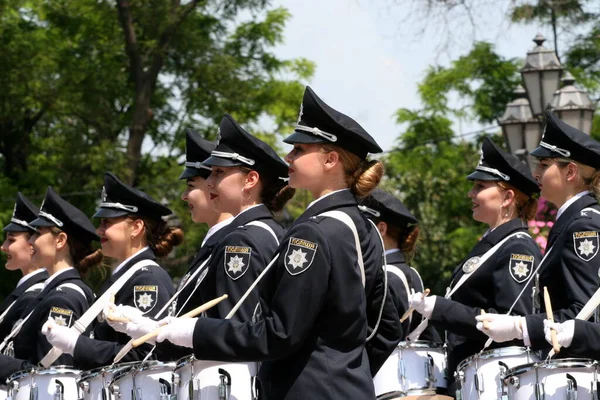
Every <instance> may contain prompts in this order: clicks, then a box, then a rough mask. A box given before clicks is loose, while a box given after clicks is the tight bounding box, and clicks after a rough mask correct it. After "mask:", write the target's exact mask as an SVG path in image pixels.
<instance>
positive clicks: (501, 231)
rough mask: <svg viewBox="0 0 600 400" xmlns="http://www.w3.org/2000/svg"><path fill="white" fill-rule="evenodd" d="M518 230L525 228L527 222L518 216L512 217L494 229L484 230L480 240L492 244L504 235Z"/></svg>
mask: <svg viewBox="0 0 600 400" xmlns="http://www.w3.org/2000/svg"><path fill="white" fill-rule="evenodd" d="M518 230H525V231H526V230H527V224H526V223H525V222H523V220H521V219H520V218H514V219H511V220H510V221H507V222H505V223H503V224H501V225H498V226H497V227H496V228H494V230H492V231H488V232H486V234H485V235H484V236H483V238H482V239H481V242H486V243H489V244H491V245H492V246H494V245H495V244H496V243H498V242H500V241H501V240H502V239H504V238H505V237H506V236H508V235H510V234H511V233H513V232H515V231H518Z"/></svg>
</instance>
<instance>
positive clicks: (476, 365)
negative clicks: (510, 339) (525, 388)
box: [456, 346, 539, 400]
mask: <svg viewBox="0 0 600 400" xmlns="http://www.w3.org/2000/svg"><path fill="white" fill-rule="evenodd" d="M534 361H539V357H538V356H537V355H535V354H533V353H532V352H531V351H530V350H529V349H527V348H526V347H516V346H513V347H504V348H499V349H493V350H488V351H484V352H482V353H481V354H475V355H473V356H471V357H469V358H467V359H465V360H463V361H462V362H461V363H460V364H459V365H458V368H457V377H456V381H457V390H460V392H461V397H462V399H463V400H498V399H500V397H501V395H502V382H501V379H502V374H504V373H506V368H504V367H503V366H501V365H500V364H499V362H502V363H504V364H506V366H507V367H508V368H513V367H516V366H518V365H523V364H527V363H531V362H534ZM459 388H460V389H459ZM478 388H479V390H481V392H479V391H478Z"/></svg>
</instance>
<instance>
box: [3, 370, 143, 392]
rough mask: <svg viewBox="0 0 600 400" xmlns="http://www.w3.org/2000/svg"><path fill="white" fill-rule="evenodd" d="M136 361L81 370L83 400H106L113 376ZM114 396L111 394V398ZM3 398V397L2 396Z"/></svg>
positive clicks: (80, 385)
mask: <svg viewBox="0 0 600 400" xmlns="http://www.w3.org/2000/svg"><path fill="white" fill-rule="evenodd" d="M137 364H138V363H136V362H128V363H121V364H117V365H114V366H112V367H111V366H106V367H101V368H95V369H92V370H89V371H83V372H81V377H80V378H79V381H78V382H77V384H78V386H79V391H80V394H81V400H105V398H104V397H102V391H103V390H104V389H105V388H106V389H109V390H110V384H111V383H112V381H113V376H114V375H115V374H116V373H118V372H120V371H123V370H124V369H130V368H131V367H133V366H134V365H137ZM113 398H114V397H112V396H111V399H113ZM0 399H1V397H0Z"/></svg>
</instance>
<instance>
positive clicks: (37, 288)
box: [0, 282, 44, 324]
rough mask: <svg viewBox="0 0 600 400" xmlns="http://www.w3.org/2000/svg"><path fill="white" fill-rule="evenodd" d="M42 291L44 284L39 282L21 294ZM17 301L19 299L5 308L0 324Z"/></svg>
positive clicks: (0, 316) (0, 317)
mask: <svg viewBox="0 0 600 400" xmlns="http://www.w3.org/2000/svg"><path fill="white" fill-rule="evenodd" d="M43 289H44V282H39V283H36V284H33V285H31V287H29V288H28V289H27V290H25V291H24V292H23V294H25V293H30V292H35V291H40V292H41V291H42V290H43ZM18 300H19V297H17V298H16V299H15V301H13V302H12V303H10V305H9V306H8V307H7V308H6V310H4V312H3V313H2V315H0V324H1V323H2V321H4V318H6V315H7V314H8V312H9V311H10V309H11V308H12V307H13V306H14V305H15V303H16V302H17V301H18Z"/></svg>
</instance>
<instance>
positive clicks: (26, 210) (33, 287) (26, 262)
mask: <svg viewBox="0 0 600 400" xmlns="http://www.w3.org/2000/svg"><path fill="white" fill-rule="evenodd" d="M39 211H40V210H39V208H37V207H36V206H34V205H33V204H32V203H31V202H30V201H29V200H28V199H27V198H26V197H25V196H23V194H22V193H21V192H19V193H18V194H17V201H16V203H15V209H14V211H13V215H12V217H11V219H10V223H9V224H8V225H6V226H5V227H4V229H3V230H4V232H6V240H5V241H4V243H3V244H2V251H3V252H5V253H6V255H7V260H6V269H8V270H9V271H15V270H20V271H21V272H22V273H23V277H22V278H21V279H20V280H19V282H18V283H17V287H16V288H15V290H13V291H12V292H11V293H10V294H9V295H8V296H6V298H5V299H4V301H3V302H2V303H0V342H2V341H3V340H4V338H5V337H6V336H7V335H8V334H9V333H10V331H11V330H12V327H13V325H14V324H15V323H16V322H17V320H18V319H19V318H20V317H21V315H22V314H23V312H24V311H25V309H27V308H28V306H29V304H30V303H31V302H32V301H34V300H35V298H36V297H37V295H38V293H39V292H40V291H41V290H42V289H43V288H44V281H45V280H46V279H48V272H46V270H45V269H44V268H39V267H37V266H34V265H33V264H32V263H31V245H30V244H29V238H30V237H31V235H32V234H33V233H35V228H34V227H33V226H31V225H29V222H31V221H33V220H34V219H36V218H37V214H38V212H39Z"/></svg>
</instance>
